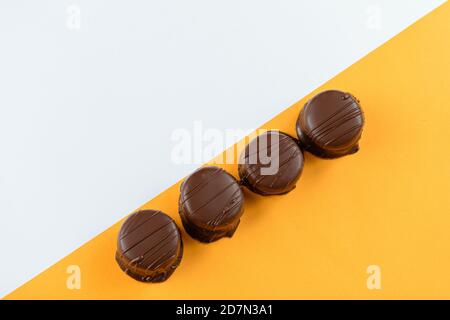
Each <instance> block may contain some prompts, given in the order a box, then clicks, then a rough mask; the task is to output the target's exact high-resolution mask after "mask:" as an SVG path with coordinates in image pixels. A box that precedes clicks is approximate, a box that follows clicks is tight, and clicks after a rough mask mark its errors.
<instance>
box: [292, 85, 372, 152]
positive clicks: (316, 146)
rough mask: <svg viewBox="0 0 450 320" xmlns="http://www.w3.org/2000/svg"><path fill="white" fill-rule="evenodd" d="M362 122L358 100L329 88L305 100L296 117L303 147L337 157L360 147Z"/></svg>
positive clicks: (355, 150) (362, 116) (348, 94)
mask: <svg viewBox="0 0 450 320" xmlns="http://www.w3.org/2000/svg"><path fill="white" fill-rule="evenodd" d="M363 125H364V115H363V112H362V110H361V106H360V105H359V101H358V100H357V99H356V98H355V97H354V96H352V95H351V94H350V93H346V92H342V91H338V90H328V91H324V92H321V93H319V94H317V95H316V96H314V97H313V98H312V99H311V100H309V101H308V102H307V103H306V104H305V106H304V107H303V109H302V111H301V112H300V116H299V117H298V120H297V135H298V138H299V139H300V143H301V145H302V146H303V148H304V149H305V150H306V151H309V152H311V153H312V154H314V155H316V156H318V157H321V158H338V157H342V156H345V155H348V154H352V153H355V152H357V151H358V150H359V146H358V141H359V139H360V137H361V133H362V129H363Z"/></svg>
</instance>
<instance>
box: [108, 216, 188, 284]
mask: <svg viewBox="0 0 450 320" xmlns="http://www.w3.org/2000/svg"><path fill="white" fill-rule="evenodd" d="M182 256H183V241H182V239H181V234H180V230H179V229H178V227H177V225H176V223H175V221H173V219H172V218H170V217H169V216H168V215H166V214H164V213H162V212H161V211H155V210H144V211H138V212H136V213H133V214H132V215H130V216H129V217H128V219H127V220H126V221H125V222H124V223H123V225H122V227H121V228H120V232H119V239H118V241H117V251H116V261H117V263H118V264H119V266H120V268H121V269H122V270H123V271H124V272H125V273H126V274H128V275H129V276H130V277H132V278H134V279H136V280H139V281H143V282H161V281H165V280H167V278H169V277H170V276H171V275H172V273H173V272H174V271H175V269H176V268H177V267H178V265H179V264H180V262H181V258H182Z"/></svg>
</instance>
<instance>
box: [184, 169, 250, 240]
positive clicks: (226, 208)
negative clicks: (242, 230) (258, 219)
mask: <svg viewBox="0 0 450 320" xmlns="http://www.w3.org/2000/svg"><path fill="white" fill-rule="evenodd" d="M180 191H181V194H180V199H179V213H180V216H181V221H182V222H183V226H184V228H185V230H186V232H187V233H188V234H189V235H190V236H191V237H193V238H194V239H197V240H199V241H201V242H213V241H216V240H219V239H220V238H222V237H230V238H231V237H232V236H233V234H234V232H235V231H236V228H237V227H238V225H239V221H240V218H241V216H242V214H243V212H244V195H243V193H242V190H241V186H240V185H239V184H238V182H237V181H236V179H235V178H234V177H233V176H232V175H230V174H229V173H228V172H226V171H225V170H223V169H221V168H218V167H203V168H200V169H199V170H197V171H195V172H194V173H193V174H192V175H190V176H189V177H188V178H187V179H186V180H185V181H184V182H183V183H182V184H181V188H180Z"/></svg>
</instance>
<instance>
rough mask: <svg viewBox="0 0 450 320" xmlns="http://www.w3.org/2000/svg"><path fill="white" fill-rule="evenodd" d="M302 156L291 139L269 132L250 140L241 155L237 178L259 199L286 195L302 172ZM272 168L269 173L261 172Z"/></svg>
mask: <svg viewBox="0 0 450 320" xmlns="http://www.w3.org/2000/svg"><path fill="white" fill-rule="evenodd" d="M303 163H304V160H303V153H302V151H301V149H300V147H299V146H298V144H297V141H296V140H294V138H292V137H291V136H289V135H287V134H285V133H283V132H278V131H268V132H265V133H263V134H261V135H260V136H258V137H256V138H255V139H253V140H252V141H251V142H250V143H249V144H248V145H247V146H246V147H245V150H244V151H243V152H242V154H241V157H240V160H239V176H240V178H241V180H242V182H243V184H244V185H245V186H246V187H248V188H249V189H250V190H252V191H253V192H256V193H258V194H261V195H276V194H284V193H288V192H289V191H291V190H292V189H294V188H295V185H296V183H297V181H298V179H299V178H300V176H301V173H302V171H303ZM270 166H273V168H274V169H275V170H274V171H273V172H271V171H267V170H266V172H265V171H263V169H262V168H266V169H267V168H268V167H270Z"/></svg>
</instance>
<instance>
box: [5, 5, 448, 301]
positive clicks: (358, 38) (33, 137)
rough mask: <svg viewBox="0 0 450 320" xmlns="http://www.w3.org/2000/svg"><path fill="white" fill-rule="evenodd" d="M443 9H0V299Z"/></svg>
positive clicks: (217, 6)
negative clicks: (183, 152)
mask: <svg viewBox="0 0 450 320" xmlns="http://www.w3.org/2000/svg"><path fill="white" fill-rule="evenodd" d="M443 2H444V1H438V0H435V1H430V0H422V1H420V0H415V1H412V0H402V1H399V0H397V1H388V0H385V1H380V0H378V1H375V0H374V1H368V0H346V1H333V0H329V1H324V0H321V1H317V0H314V1H312V0H310V1H298V0H295V1H294V0H293V1H262V0H254V1H249V0H247V1H242V0H240V1H239V0H228V1H211V0H203V1H199V0H191V1H184V0H177V1H173V0H172V1H137V0H133V1H130V0H128V1H125V0H122V1H111V0H108V1H107V0H104V1H100V0H85V1H81V0H78V1H77V0H73V1H70V2H69V1H61V0H53V1H49V0H40V1H32V0H28V1H22V0H2V1H1V2H0V148H1V149H0V221H1V222H0V226H1V231H0V248H1V249H0V250H1V262H0V296H3V295H4V294H7V293H8V292H9V291H11V290H13V289H14V288H16V287H17V286H19V285H21V284H22V283H23V282H24V281H26V280H28V279H30V278H31V277H32V276H34V275H36V274H37V273H39V272H41V271H43V270H44V269H45V268H46V267H48V266H50V265H51V264H52V263H54V262H56V261H57V260H58V259H60V258H62V257H63V256H65V255H67V254H68V253H70V252H71V251H72V250H74V249H76V248H77V247H78V246H79V245H81V244H82V243H84V242H86V241H87V240H89V239H90V238H92V237H93V236H95V235H96V234H98V233H99V232H101V231H102V230H104V229H105V228H107V227H109V226H110V225H111V224H113V223H114V222H116V221H117V220H119V219H120V218H121V217H123V216H125V215H127V214H128V213H129V212H130V211H132V210H134V209H135V208H136V207H138V206H139V205H141V204H143V203H144V202H146V201H147V200H149V199H150V198H152V197H153V196H155V195H157V194H158V193H159V192H161V191H162V190H164V189H165V188H167V187H168V186H170V185H171V184H172V183H174V182H175V181H177V180H178V179H179V178H181V177H183V176H184V175H186V174H187V173H189V172H190V171H191V170H192V169H194V168H195V167H197V166H198V164H191V165H176V164H175V163H173V162H172V161H171V148H172V147H173V145H174V142H172V141H171V134H172V132H173V131H174V130H176V129H180V128H185V129H188V130H192V128H193V121H195V120H201V121H202V124H203V126H204V127H205V128H217V129H220V130H224V129H227V128H243V129H248V128H255V127H258V126H259V125H260V124H262V123H263V122H265V121H266V120H268V119H270V118H271V117H272V116H274V115H276V114H277V113H278V112H280V111H281V110H283V109H284V108H286V107H288V106H290V105H291V104H292V103H294V102H295V101H296V100H298V99H300V98H301V97H303V96H304V95H305V94H307V93H308V92H309V91H311V90H312V89H314V88H315V87H317V86H318V85H320V84H321V83H323V82H324V81H326V80H328V79H329V78H331V77H332V76H333V75H335V74H337V73H338V72H339V71H341V70H343V69H344V68H345V67H347V66H349V65H350V64H352V63H353V62H355V61H356V60H358V59H359V58H361V57H363V56H364V55H365V54H367V53H368V52H370V51H372V50H373V49H375V48H376V47H377V46H379V45H380V44H382V43H383V42H385V41H386V40H388V39H389V38H390V37H392V36H394V35H395V34H397V33H398V32H399V31H401V30H402V29H404V28H405V27H407V26H408V25H410V24H412V23H413V22H414V21H416V20H417V19H418V18H420V17H421V16H423V15H425V14H426V13H428V12H429V11H430V10H432V9H433V8H435V7H436V6H437V5H439V4H440V3H443ZM78 11H79V14H78Z"/></svg>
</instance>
